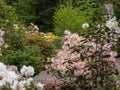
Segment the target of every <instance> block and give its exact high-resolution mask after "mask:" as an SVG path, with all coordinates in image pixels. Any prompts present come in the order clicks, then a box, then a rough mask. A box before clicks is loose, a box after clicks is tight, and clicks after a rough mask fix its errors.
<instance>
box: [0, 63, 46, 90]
mask: <svg viewBox="0 0 120 90" xmlns="http://www.w3.org/2000/svg"><path fill="white" fill-rule="evenodd" d="M25 70H26V73H25ZM28 71H29V72H28ZM21 72H22V75H23V76H22V75H20V74H19V75H18V74H17V73H15V71H11V70H9V69H7V67H6V65H4V64H3V63H1V62H0V90H36V89H35V88H37V90H43V88H44V84H42V83H40V82H36V81H35V80H34V79H33V78H31V77H29V76H33V75H34V68H33V67H31V66H29V67H27V66H23V68H22V69H21ZM25 75H26V76H27V77H24V76H25ZM8 88H9V89H8Z"/></svg>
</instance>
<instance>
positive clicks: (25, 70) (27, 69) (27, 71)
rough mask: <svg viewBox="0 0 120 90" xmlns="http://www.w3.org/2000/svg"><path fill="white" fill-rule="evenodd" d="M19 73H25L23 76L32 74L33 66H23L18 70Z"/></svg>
mask: <svg viewBox="0 0 120 90" xmlns="http://www.w3.org/2000/svg"><path fill="white" fill-rule="evenodd" d="M20 72H21V74H22V75H25V76H33V75H34V68H33V67H31V66H29V67H27V66H25V65H24V66H23V67H22V69H21V70H20Z"/></svg>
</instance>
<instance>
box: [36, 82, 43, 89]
mask: <svg viewBox="0 0 120 90" xmlns="http://www.w3.org/2000/svg"><path fill="white" fill-rule="evenodd" d="M43 86H44V84H41V83H40V82H39V83H37V84H36V87H37V89H38V90H43Z"/></svg>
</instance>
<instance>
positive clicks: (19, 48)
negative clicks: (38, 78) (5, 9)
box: [1, 25, 54, 74]
mask: <svg viewBox="0 0 120 90" xmlns="http://www.w3.org/2000/svg"><path fill="white" fill-rule="evenodd" d="M14 26H15V25H14ZM16 26H17V28H16ZM16 26H15V27H14V28H13V30H10V31H9V33H8V34H7V35H8V36H7V37H4V39H5V42H7V43H8V45H9V47H8V48H4V47H3V48H2V54H3V56H2V58H1V61H2V62H4V63H6V64H9V65H16V66H18V68H21V66H22V65H31V66H33V67H34V68H35V71H36V74H38V73H39V72H40V71H42V70H44V68H43V65H44V63H45V62H46V59H47V57H48V56H51V55H52V54H53V53H54V46H53V44H52V42H50V41H48V40H47V39H46V38H45V37H44V36H42V35H41V34H40V32H37V33H36V34H34V33H33V32H32V31H31V30H36V29H38V28H31V27H32V26H31V27H30V26H29V27H28V28H25V27H22V25H16ZM23 28H24V29H23ZM25 32H26V33H25ZM35 32H36V31H35Z"/></svg>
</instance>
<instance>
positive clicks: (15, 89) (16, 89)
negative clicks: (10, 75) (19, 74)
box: [10, 80, 20, 90]
mask: <svg viewBox="0 0 120 90" xmlns="http://www.w3.org/2000/svg"><path fill="white" fill-rule="evenodd" d="M10 87H11V89H12V90H18V89H19V88H20V87H19V83H18V80H15V81H14V82H13V84H12V85H11V86H10Z"/></svg>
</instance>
